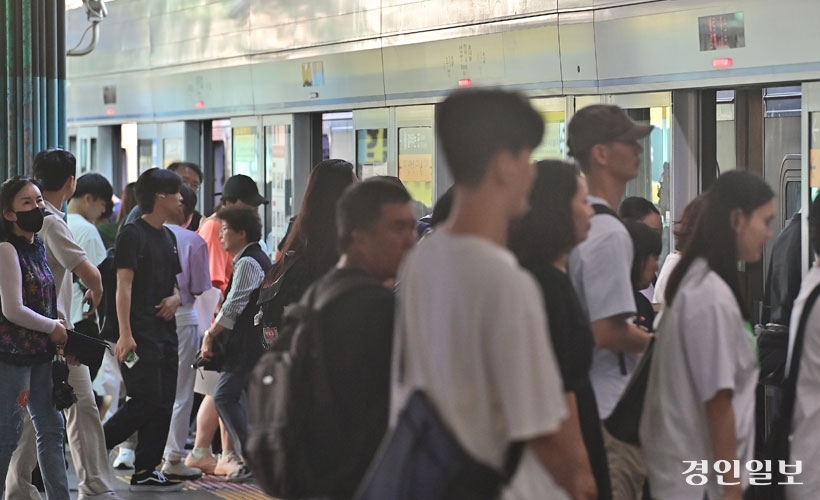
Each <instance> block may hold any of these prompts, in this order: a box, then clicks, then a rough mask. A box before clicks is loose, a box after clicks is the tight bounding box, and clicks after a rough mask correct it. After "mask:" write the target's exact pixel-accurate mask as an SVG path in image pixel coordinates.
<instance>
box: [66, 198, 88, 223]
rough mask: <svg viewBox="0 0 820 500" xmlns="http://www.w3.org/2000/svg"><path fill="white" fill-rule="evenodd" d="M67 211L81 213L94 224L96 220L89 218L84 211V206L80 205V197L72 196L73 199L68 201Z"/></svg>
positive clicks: (75, 213) (74, 213)
mask: <svg viewBox="0 0 820 500" xmlns="http://www.w3.org/2000/svg"><path fill="white" fill-rule="evenodd" d="M66 213H68V214H73V215H79V216H81V217H82V218H83V219H85V220H87V221H88V222H90V223H92V224H93V223H94V221H92V220H91V219H89V218H88V216H87V215H85V213H83V210H82V206H81V205H80V199H79V198H72V199H71V200H69V201H68V208H67V209H66Z"/></svg>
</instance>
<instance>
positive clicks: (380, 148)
mask: <svg viewBox="0 0 820 500" xmlns="http://www.w3.org/2000/svg"><path fill="white" fill-rule="evenodd" d="M356 175H357V176H358V177H359V180H365V179H367V178H368V177H373V176H376V175H389V170H388V168H387V129H386V128H371V129H363V130H357V131H356Z"/></svg>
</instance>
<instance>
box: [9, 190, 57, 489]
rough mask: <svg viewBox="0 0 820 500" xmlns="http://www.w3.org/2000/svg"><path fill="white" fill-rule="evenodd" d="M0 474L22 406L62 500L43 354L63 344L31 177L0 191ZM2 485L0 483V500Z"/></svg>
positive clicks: (49, 482) (47, 362)
mask: <svg viewBox="0 0 820 500" xmlns="http://www.w3.org/2000/svg"><path fill="white" fill-rule="evenodd" d="M0 208H2V211H3V217H2V221H1V222H0V228H2V230H1V231H0V233H2V240H0V241H2V243H0V269H2V270H3V271H2V274H0V305H1V306H2V307H0V380H2V383H0V477H3V478H5V477H6V473H7V472H8V468H9V461H10V460H11V455H12V453H14V450H15V448H17V441H18V439H19V437H20V432H21V430H22V428H23V425H22V422H21V419H22V418H23V415H22V412H23V411H26V410H27V411H28V413H29V414H30V415H31V421H32V424H33V425H34V430H35V433H36V435H37V459H38V461H39V462H40V469H41V471H42V473H43V483H44V484H45V488H46V494H47V495H48V498H49V499H53V500H68V498H69V492H68V479H67V476H66V469H65V461H64V460H65V458H64V451H63V433H64V432H65V424H64V422H63V417H62V415H61V414H60V412H59V411H57V409H56V408H55V405H54V400H53V398H52V390H53V389H52V386H53V383H52V373H51V372H52V366H51V359H52V357H53V356H54V353H55V346H57V345H60V346H62V345H65V343H66V340H67V338H68V337H67V335H66V330H65V327H64V326H63V323H62V321H61V320H58V319H57V290H56V288H55V283H54V276H53V275H52V274H51V269H50V268H49V267H48V262H47V261H46V250H45V246H44V245H43V242H42V241H41V240H40V238H39V237H38V236H37V231H39V230H40V229H41V228H42V227H43V218H44V210H45V204H44V203H43V196H42V194H41V193H40V190H39V189H38V188H37V185H36V184H34V182H33V181H32V180H31V179H28V178H25V177H18V178H13V179H9V180H7V181H6V182H4V183H3V186H2V188H0ZM4 490H5V485H4V484H0V497H2V496H3V492H4Z"/></svg>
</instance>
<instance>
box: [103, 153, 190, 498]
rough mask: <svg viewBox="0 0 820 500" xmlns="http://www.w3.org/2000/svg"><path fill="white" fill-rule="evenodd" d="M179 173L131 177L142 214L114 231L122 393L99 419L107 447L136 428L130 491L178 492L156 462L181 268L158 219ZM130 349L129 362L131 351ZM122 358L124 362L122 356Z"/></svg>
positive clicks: (172, 369)
mask: <svg viewBox="0 0 820 500" xmlns="http://www.w3.org/2000/svg"><path fill="white" fill-rule="evenodd" d="M181 186H182V180H181V179H180V177H179V175H177V174H175V173H174V172H171V171H169V170H161V169H157V168H152V169H150V170H147V171H145V172H144V173H143V174H142V175H140V177H139V180H137V186H136V193H137V201H138V203H139V207H140V210H141V211H142V213H143V215H142V217H141V218H139V219H138V220H137V221H135V222H134V223H133V224H128V225H125V226H123V228H122V230H121V231H120V233H119V234H118V235H117V244H116V250H115V254H114V268H115V269H116V270H117V294H116V300H117V319H118V321H119V327H120V332H119V334H120V336H119V341H118V342H117V347H116V353H115V354H116V356H117V359H119V360H120V362H121V363H122V364H121V365H120V369H121V371H122V377H123V381H124V382H125V389H126V393H127V394H128V396H129V398H130V399H129V400H128V401H127V402H126V403H125V405H124V406H123V407H122V408H120V409H119V411H117V413H115V414H114V415H113V416H112V417H111V418H110V419H109V420H108V421H107V422H106V423H105V426H104V429H105V442H106V447H107V448H108V449H111V448H113V447H114V446H115V445H117V444H119V443H121V442H123V441H125V440H126V439H127V438H128V437H129V436H131V434H133V433H134V432H137V436H138V439H139V444H138V446H137V449H136V456H135V460H134V470H135V472H134V475H133V476H132V477H131V487H130V489H131V491H178V490H180V489H182V487H183V485H184V483H182V482H178V481H171V480H169V479H168V478H166V477H165V476H164V475H163V474H162V472H159V471H157V470H155V469H156V467H157V466H158V465H159V463H160V461H161V459H162V453H163V450H164V448H165V441H166V438H167V437H168V428H169V425H170V422H171V412H172V409H173V404H174V398H175V396H176V384H177V363H178V354H177V352H178V351H177V334H176V322H175V320H174V313H175V312H176V309H177V307H179V304H180V302H181V300H180V295H179V290H178V289H177V283H176V275H177V274H178V273H180V272H181V267H180V263H179V256H178V254H177V247H176V238H175V237H174V234H173V233H172V232H171V231H170V230H169V229H168V228H166V227H164V226H163V223H164V222H165V220H166V219H167V218H168V216H170V215H172V214H175V213H177V212H179V211H180V210H181V209H182V197H181V196H180V194H179V191H180V187H181ZM132 353H134V354H136V356H137V360H136V363H133V360H134V359H133V355H132ZM126 361H127V363H126Z"/></svg>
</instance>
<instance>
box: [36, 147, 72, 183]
mask: <svg viewBox="0 0 820 500" xmlns="http://www.w3.org/2000/svg"><path fill="white" fill-rule="evenodd" d="M33 172H34V179H36V180H37V183H38V184H40V187H41V188H42V189H43V191H59V190H60V189H61V188H62V187H63V186H64V185H65V182H66V181H67V180H68V179H69V178H70V177H76V176H77V159H76V158H74V155H73V154H71V152H70V151H66V150H64V149H59V148H56V149H47V150H45V151H40V152H39V153H37V155H36V156H35V157H34V167H33Z"/></svg>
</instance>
